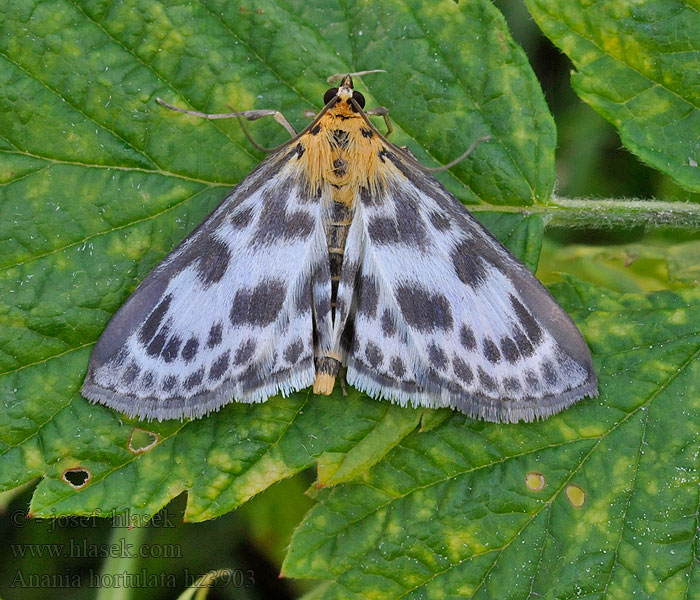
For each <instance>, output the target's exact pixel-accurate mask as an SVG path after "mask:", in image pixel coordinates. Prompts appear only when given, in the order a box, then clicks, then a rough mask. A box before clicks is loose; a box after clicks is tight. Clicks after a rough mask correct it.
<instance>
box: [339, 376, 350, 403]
mask: <svg viewBox="0 0 700 600" xmlns="http://www.w3.org/2000/svg"><path fill="white" fill-rule="evenodd" d="M345 377H346V370H345V369H340V373H339V376H338V379H339V381H340V389H341V390H342V391H343V398H347V396H348V384H347V381H346V379H345Z"/></svg>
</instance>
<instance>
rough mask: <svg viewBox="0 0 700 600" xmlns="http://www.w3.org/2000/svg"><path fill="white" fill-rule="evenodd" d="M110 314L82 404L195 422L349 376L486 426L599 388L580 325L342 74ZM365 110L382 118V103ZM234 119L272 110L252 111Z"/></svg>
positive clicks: (372, 391)
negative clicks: (383, 130) (319, 106)
mask: <svg viewBox="0 0 700 600" xmlns="http://www.w3.org/2000/svg"><path fill="white" fill-rule="evenodd" d="M325 102H326V106H325V108H324V109H323V111H322V112H321V113H320V114H319V115H318V116H317V117H316V118H315V119H314V121H313V122H312V123H311V125H309V127H307V128H306V129H305V130H304V131H303V132H302V133H301V134H299V135H297V136H295V137H294V138H293V139H292V140H291V142H289V143H287V144H285V145H284V146H282V147H281V148H279V149H277V150H275V151H273V152H272V154H271V155H270V156H269V157H268V158H267V159H266V160H265V161H264V162H262V163H261V164H260V165H259V166H258V167H257V168H256V169H255V171H253V173H251V174H250V175H249V176H248V177H247V178H246V179H245V180H244V181H242V182H241V183H240V184H239V185H238V186H237V187H236V188H235V189H234V190H233V191H232V192H231V193H230V194H229V195H228V196H227V198H226V199H225V200H224V201H223V202H222V203H221V205H219V207H218V208H217V209H216V210H215V211H214V212H213V213H212V214H211V215H210V216H209V218H207V220H206V221H204V223H202V224H201V225H200V226H199V227H198V228H197V229H196V230H195V231H194V232H193V233H192V234H191V235H190V236H189V237H188V238H187V239H185V241H184V242H182V244H180V246H178V247H177V248H176V249H175V250H174V251H173V252H172V254H170V255H169V256H168V257H167V258H166V259H165V260H164V261H163V262H162V263H161V264H160V265H159V266H158V267H157V268H156V269H155V270H154V271H153V272H152V273H151V274H150V275H149V276H148V277H146V279H145V280H144V281H143V283H141V285H140V286H139V287H138V288H137V289H136V291H135V292H134V293H133V295H132V296H131V297H130V298H129V299H128V300H127V301H126V303H125V304H124V306H122V307H121V309H120V310H119V311H118V312H117V313H116V314H115V315H114V317H113V318H112V320H111V321H110V323H109V325H108V326H107V328H106V329H105V331H104V333H103V334H102V336H101V337H100V339H99V341H98V342H97V345H96V346H95V349H94V351H93V353H92V357H91V359H90V365H89V368H88V374H87V377H86V379H85V383H84V384H83V387H82V393H83V395H84V396H85V397H87V398H89V399H91V400H95V401H97V402H101V403H103V404H106V405H107V406H110V407H113V408H116V409H118V410H121V411H124V412H126V413H128V414H130V415H137V416H139V417H147V418H157V419H170V418H182V417H199V416H202V415H204V414H206V413H208V412H210V411H212V410H216V409H218V408H219V407H221V406H222V405H224V404H227V403H228V402H231V401H234V400H235V401H238V402H262V401H264V400H266V399H267V398H269V397H270V396H272V395H274V394H278V393H281V394H285V395H286V394H289V393H291V392H294V391H296V390H300V389H302V388H305V387H308V386H310V385H313V386H314V391H315V392H316V393H322V394H330V393H331V391H332V390H333V387H334V384H335V380H336V377H337V376H338V375H339V371H340V369H341V368H342V367H345V368H346V377H347V382H348V383H349V384H350V385H353V386H354V387H355V388H357V389H359V390H362V391H364V392H366V393H367V394H369V395H370V396H372V397H374V398H378V399H386V400H391V401H393V402H398V403H400V404H408V403H410V404H413V405H415V406H428V407H445V406H447V407H452V408H454V409H457V410H459V411H462V412H464V413H466V414H468V415H472V416H475V417H480V418H483V419H488V420H491V421H505V422H515V421H518V420H525V421H531V420H533V419H535V418H537V417H547V416H549V415H551V414H554V413H556V412H558V411H559V410H561V409H563V408H565V407H567V406H569V405H571V404H573V403H574V402H576V401H577V400H579V399H580V398H582V397H584V396H594V395H596V394H597V380H596V376H595V373H594V371H593V366H592V361H591V355H590V352H589V350H588V347H587V345H586V343H585V341H584V339H583V337H582V336H581V334H580V333H579V331H578V329H577V328H576V326H575V325H574V323H573V322H572V320H571V319H570V318H569V316H568V315H567V314H566V313H565V312H564V310H563V309H562V308H561V307H560V306H559V305H558V304H557V303H556V302H555V301H554V299H553V298H552V297H551V296H550V294H549V292H547V290H546V289H545V288H544V287H543V286H542V285H541V284H540V283H539V282H538V281H537V279H535V277H534V276H533V275H532V274H531V273H530V272H529V271H528V270H527V269H526V268H525V267H524V266H523V265H522V264H521V263H520V262H519V261H518V260H517V259H515V258H514V257H513V256H512V255H511V254H510V253H509V252H508V251H507V250H506V249H505V248H504V247H503V246H502V245H501V244H500V243H499V242H498V241H496V240H495V239H494V238H493V237H492V236H491V235H490V234H489V233H488V232H487V231H486V230H485V229H484V228H483V227H482V226H481V225H479V223H477V222H476V221H475V220H474V219H473V218H472V216H471V215H470V214H469V213H468V212H467V211H466V209H465V208H464V206H463V205H462V204H461V203H460V202H459V201H457V200H456V199H455V198H454V196H452V195H451V194H450V193H449V192H447V191H446V190H445V189H444V188H443V187H442V186H441V185H440V184H439V183H438V182H437V181H436V180H435V179H434V178H433V177H432V176H431V175H430V174H429V173H428V172H427V171H426V170H425V169H424V168H423V167H422V166H421V165H420V164H418V163H417V162H416V160H415V159H414V158H413V157H412V156H411V155H410V154H409V153H407V152H406V151H404V150H402V149H401V148H398V147H396V146H394V145H393V144H391V143H390V142H388V141H387V140H386V139H385V137H383V136H382V135H381V134H380V133H379V131H378V130H377V129H376V128H375V127H374V126H373V125H372V124H371V122H370V121H369V119H368V118H367V116H366V114H367V113H365V112H364V111H363V108H364V104H365V101H364V98H363V97H362V95H361V94H359V93H358V92H356V91H353V86H352V78H351V77H350V76H346V77H345V78H344V79H343V81H342V84H341V86H340V87H338V88H333V89H330V90H328V92H327V93H326V97H325ZM368 112H369V113H370V114H372V112H373V113H374V114H384V113H382V112H381V110H380V109H375V110H374V111H368ZM244 114H245V116H247V117H248V118H249V119H253V118H258V117H259V116H263V115H265V114H275V115H276V117H277V118H278V120H280V121H281V122H282V121H284V124H285V126H286V127H288V129H291V126H290V125H289V124H288V123H287V122H286V120H284V119H283V117H281V115H279V113H274V111H250V112H249V113H244Z"/></svg>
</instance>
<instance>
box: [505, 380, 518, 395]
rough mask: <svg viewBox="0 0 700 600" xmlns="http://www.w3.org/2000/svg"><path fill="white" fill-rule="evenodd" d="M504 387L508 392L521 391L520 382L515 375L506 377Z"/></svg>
mask: <svg viewBox="0 0 700 600" xmlns="http://www.w3.org/2000/svg"><path fill="white" fill-rule="evenodd" d="M503 387H504V388H505V390H506V391H507V392H511V393H517V392H519V391H520V389H521V388H520V382H519V381H518V380H517V379H516V378H515V377H506V378H505V379H504V380H503Z"/></svg>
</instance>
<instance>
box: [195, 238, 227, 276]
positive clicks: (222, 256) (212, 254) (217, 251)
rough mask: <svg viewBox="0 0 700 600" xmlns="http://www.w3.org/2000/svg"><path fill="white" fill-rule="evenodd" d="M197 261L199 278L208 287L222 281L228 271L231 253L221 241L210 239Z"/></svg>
mask: <svg viewBox="0 0 700 600" xmlns="http://www.w3.org/2000/svg"><path fill="white" fill-rule="evenodd" d="M201 252H202V253H201V255H200V256H199V258H198V259H197V276H198V277H199V280H200V281H201V282H202V283H203V284H204V285H206V286H208V285H211V284H212V283H216V282H217V281H220V280H221V278H222V277H223V276H224V274H225V273H226V269H228V265H229V262H230V261H231V252H230V251H229V249H228V245H226V244H225V243H224V242H222V241H221V240H217V239H215V238H212V237H210V238H209V239H208V240H207V243H206V245H205V246H203V247H202V249H201Z"/></svg>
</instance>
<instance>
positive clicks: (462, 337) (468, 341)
mask: <svg viewBox="0 0 700 600" xmlns="http://www.w3.org/2000/svg"><path fill="white" fill-rule="evenodd" d="M459 341H460V342H462V346H464V347H465V348H466V349H467V350H475V349H476V337H474V332H473V331H472V328H471V327H469V325H462V328H461V329H460V330H459Z"/></svg>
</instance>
